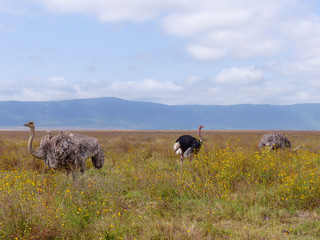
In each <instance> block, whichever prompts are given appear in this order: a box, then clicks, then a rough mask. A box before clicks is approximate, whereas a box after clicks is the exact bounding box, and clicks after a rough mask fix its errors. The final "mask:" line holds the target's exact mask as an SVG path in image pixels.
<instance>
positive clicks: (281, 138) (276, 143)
mask: <svg viewBox="0 0 320 240" xmlns="http://www.w3.org/2000/svg"><path fill="white" fill-rule="evenodd" d="M266 146H267V147H269V151H271V150H277V149H279V148H280V149H286V148H287V149H290V150H292V151H297V150H298V149H299V148H302V146H301V145H299V146H298V147H296V148H294V149H292V146H291V143H290V141H289V139H288V138H287V137H286V136H285V135H284V134H282V133H268V134H265V135H263V136H262V138H261V141H260V143H259V148H260V149H262V148H264V147H266Z"/></svg>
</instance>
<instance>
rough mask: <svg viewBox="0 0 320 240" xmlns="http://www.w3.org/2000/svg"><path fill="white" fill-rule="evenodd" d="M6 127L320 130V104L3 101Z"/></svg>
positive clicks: (0, 114) (1, 113) (1, 107)
mask: <svg viewBox="0 0 320 240" xmlns="http://www.w3.org/2000/svg"><path fill="white" fill-rule="evenodd" d="M0 118H1V121H0V128H20V127H21V125H22V124H23V123H25V122H27V121H30V120H33V121H35V122H36V125H37V126H38V127H40V128H41V127H42V128H70V129H75V128H76V129H77V128H78V129H82V128H85V129H146V130H157V129H168V130H172V129H195V128H197V126H198V125H199V124H200V123H201V124H203V125H204V126H206V129H207V130H209V129H284V130H290V129H291V130H319V129H320V104H297V105H288V106H274V105H251V104H242V105H231V106H216V105H212V106H206V105H184V106H180V105H179V106H168V105H164V104H155V103H148V102H136V101H127V100H122V99H118V98H96V99H82V100H66V101H51V102H20V101H3V102H0Z"/></svg>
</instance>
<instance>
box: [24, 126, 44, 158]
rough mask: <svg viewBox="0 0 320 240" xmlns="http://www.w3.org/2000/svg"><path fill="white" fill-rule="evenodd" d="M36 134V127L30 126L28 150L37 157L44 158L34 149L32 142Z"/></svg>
mask: <svg viewBox="0 0 320 240" xmlns="http://www.w3.org/2000/svg"><path fill="white" fill-rule="evenodd" d="M34 135H35V130H34V128H30V137H29V141H28V150H29V152H30V153H31V155H32V156H34V157H35V158H39V159H43V156H42V154H41V153H40V152H39V151H34V150H33V149H32V142H33V138H34Z"/></svg>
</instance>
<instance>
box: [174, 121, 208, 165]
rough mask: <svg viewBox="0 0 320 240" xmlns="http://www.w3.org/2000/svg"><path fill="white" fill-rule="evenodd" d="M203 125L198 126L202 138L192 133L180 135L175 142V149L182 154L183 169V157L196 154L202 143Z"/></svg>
mask: <svg viewBox="0 0 320 240" xmlns="http://www.w3.org/2000/svg"><path fill="white" fill-rule="evenodd" d="M202 128H203V126H201V125H200V126H199V128H198V135H199V137H200V139H196V138H195V137H193V136H190V135H182V136H180V137H179V138H178V139H177V141H176V142H175V144H174V145H173V149H174V150H175V152H176V154H180V156H181V170H182V165H183V159H184V158H185V157H191V158H192V156H194V155H196V154H197V153H198V152H199V150H200V148H201V144H202V136H201V129H202Z"/></svg>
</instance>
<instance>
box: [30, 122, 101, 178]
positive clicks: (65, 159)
mask: <svg viewBox="0 0 320 240" xmlns="http://www.w3.org/2000/svg"><path fill="white" fill-rule="evenodd" d="M24 126H26V127H29V128H30V137H29V141H28V150H29V152H30V153H31V155H32V156H34V157H35V158H38V159H42V160H44V162H45V164H46V165H47V166H49V167H50V168H52V169H60V168H65V169H66V170H67V174H69V173H70V172H71V173H72V177H73V179H74V180H76V178H77V175H78V172H77V170H78V169H79V168H80V171H81V172H82V173H84V172H85V170H86V164H85V160H86V159H88V158H91V159H92V163H93V166H94V167H95V168H97V169H100V168H102V166H103V164H104V152H103V150H102V148H101V147H100V145H99V142H98V139H96V138H93V137H88V136H84V135H81V134H73V133H69V132H60V133H59V134H58V135H56V136H53V135H52V134H51V132H48V133H47V134H46V135H45V136H44V137H43V138H42V139H41V142H40V147H39V149H38V150H37V151H35V150H33V148H32V142H33V138H34V135H35V125H34V122H32V121H30V122H27V123H26V124H24Z"/></svg>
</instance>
